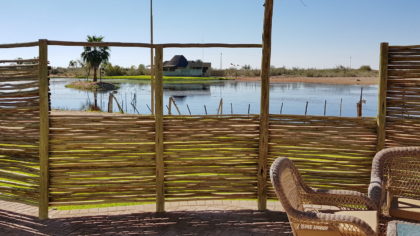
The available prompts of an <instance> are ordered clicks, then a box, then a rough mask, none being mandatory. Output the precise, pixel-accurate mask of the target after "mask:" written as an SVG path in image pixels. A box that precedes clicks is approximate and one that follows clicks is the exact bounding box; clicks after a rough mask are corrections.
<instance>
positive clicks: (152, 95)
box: [150, 0, 155, 115]
mask: <svg viewBox="0 0 420 236" xmlns="http://www.w3.org/2000/svg"><path fill="white" fill-rule="evenodd" d="M150 43H151V44H152V45H153V0H150ZM153 49H154V48H150V87H151V92H150V105H151V108H152V110H151V112H152V115H154V114H155V73H154V63H153V61H154V51H153Z"/></svg>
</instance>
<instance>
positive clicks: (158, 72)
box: [154, 47, 165, 212]
mask: <svg viewBox="0 0 420 236" xmlns="http://www.w3.org/2000/svg"><path fill="white" fill-rule="evenodd" d="M162 73H163V48H162V47H156V55H155V73H154V74H155V86H154V87H155V127H156V129H155V130H156V131H155V132H156V134H155V137H156V138H155V142H156V211H157V212H163V211H165V190H164V161H163V82H162V77H163V76H162Z"/></svg>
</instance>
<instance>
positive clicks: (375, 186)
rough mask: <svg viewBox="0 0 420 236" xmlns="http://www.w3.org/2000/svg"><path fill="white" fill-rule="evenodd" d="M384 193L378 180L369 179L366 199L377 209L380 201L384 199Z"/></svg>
mask: <svg viewBox="0 0 420 236" xmlns="http://www.w3.org/2000/svg"><path fill="white" fill-rule="evenodd" d="M384 194H385V191H384V189H383V186H382V181H381V179H380V178H371V180H370V184H369V188H368V197H369V198H370V199H371V200H372V201H373V202H374V203H375V205H376V206H377V208H378V209H379V208H380V206H381V204H382V201H383V199H384Z"/></svg>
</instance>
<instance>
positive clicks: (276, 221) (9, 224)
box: [0, 210, 291, 236]
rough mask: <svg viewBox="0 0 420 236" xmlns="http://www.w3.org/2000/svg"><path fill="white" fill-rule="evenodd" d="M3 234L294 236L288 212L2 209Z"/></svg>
mask: <svg viewBox="0 0 420 236" xmlns="http://www.w3.org/2000/svg"><path fill="white" fill-rule="evenodd" d="M0 225H1V228H0V235H229V236H233V235H247V236H248V235H291V229H290V226H289V223H288V219H287V216H286V214H285V213H284V212H274V211H264V212H259V211H254V210H236V211H177V212H167V213H150V212H147V213H134V214H123V215H98V216H83V217H70V218H57V219H49V220H46V221H40V220H38V218H37V217H34V216H28V215H23V214H20V213H15V212H11V211H6V210H0Z"/></svg>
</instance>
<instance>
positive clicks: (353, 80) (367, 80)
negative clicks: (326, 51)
mask: <svg viewBox="0 0 420 236" xmlns="http://www.w3.org/2000/svg"><path fill="white" fill-rule="evenodd" d="M236 80H237V81H260V77H241V78H237V79H236ZM270 82H271V83H294V82H300V83H316V84H362V85H373V84H378V78H377V77H282V76H273V77H271V80H270Z"/></svg>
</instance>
